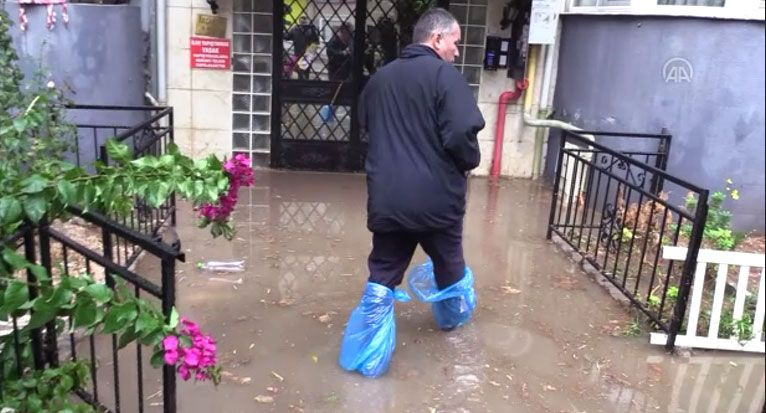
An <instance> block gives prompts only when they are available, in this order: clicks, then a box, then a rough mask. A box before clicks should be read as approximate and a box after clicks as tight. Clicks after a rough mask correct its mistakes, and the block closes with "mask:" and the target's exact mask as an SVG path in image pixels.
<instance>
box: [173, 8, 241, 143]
mask: <svg viewBox="0 0 766 413" xmlns="http://www.w3.org/2000/svg"><path fill="white" fill-rule="evenodd" d="M232 2H233V0H220V1H219V2H218V4H219V5H220V9H219V10H218V15H219V16H222V17H226V18H227V19H228V28H227V37H228V38H229V39H230V38H231V20H232V19H231V9H232ZM167 3H168V14H167V20H168V39H167V42H168V44H167V46H168V69H167V71H168V95H167V96H168V102H167V103H168V104H169V105H171V106H173V112H174V116H175V118H174V122H175V130H176V133H175V141H176V143H177V144H178V146H179V147H180V148H181V151H182V152H183V153H185V154H187V155H191V156H192V157H195V158H199V157H203V156H205V155H207V154H211V153H214V154H216V155H218V156H224V155H226V156H230V153H231V139H232V138H231V116H232V115H231V112H232V108H231V89H232V74H231V71H230V70H204V69H191V68H190V67H189V37H190V36H192V34H193V27H194V21H195V20H196V17H197V15H198V14H200V13H202V14H211V13H210V6H209V5H208V4H207V2H206V1H205V0H168V2H167Z"/></svg>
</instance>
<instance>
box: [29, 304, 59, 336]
mask: <svg viewBox="0 0 766 413" xmlns="http://www.w3.org/2000/svg"><path fill="white" fill-rule="evenodd" d="M33 308H34V312H33V313H32V317H31V318H30V319H29V324H28V325H27V328H30V329H34V328H38V327H42V326H44V325H45V324H47V323H48V322H49V321H51V320H53V319H54V318H55V317H56V314H57V313H58V308H56V307H54V306H51V305H50V304H48V303H47V302H45V301H43V300H41V299H39V298H38V299H36V300H35V305H34V307H33Z"/></svg>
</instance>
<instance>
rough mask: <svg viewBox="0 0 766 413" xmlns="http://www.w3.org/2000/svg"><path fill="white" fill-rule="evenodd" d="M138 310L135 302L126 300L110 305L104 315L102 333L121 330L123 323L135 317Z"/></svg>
mask: <svg viewBox="0 0 766 413" xmlns="http://www.w3.org/2000/svg"><path fill="white" fill-rule="evenodd" d="M137 316H138V311H137V309H136V305H135V303H132V302H127V303H123V304H119V305H115V306H112V307H111V308H110V309H109V311H108V312H107V314H106V317H104V333H107V334H109V333H114V332H117V331H120V330H122V329H123V328H124V327H125V325H126V324H127V323H129V322H131V321H133V320H135V319H136V317H137Z"/></svg>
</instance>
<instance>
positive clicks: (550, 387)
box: [543, 384, 556, 391]
mask: <svg viewBox="0 0 766 413" xmlns="http://www.w3.org/2000/svg"><path fill="white" fill-rule="evenodd" d="M543 390H544V391H556V388H555V387H553V386H551V385H550V384H546V385H545V386H543Z"/></svg>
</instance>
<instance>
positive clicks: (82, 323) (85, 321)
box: [73, 297, 97, 328]
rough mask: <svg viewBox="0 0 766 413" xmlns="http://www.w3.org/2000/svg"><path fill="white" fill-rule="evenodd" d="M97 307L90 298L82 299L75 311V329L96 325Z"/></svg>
mask: <svg viewBox="0 0 766 413" xmlns="http://www.w3.org/2000/svg"><path fill="white" fill-rule="evenodd" d="M96 318H97V307H96V303H94V302H93V300H91V299H90V298H87V297H86V298H84V299H80V300H78V302H77V306H76V307H75V309H74V320H73V324H74V327H75V328H77V327H90V326H92V325H93V324H95V323H96Z"/></svg>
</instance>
